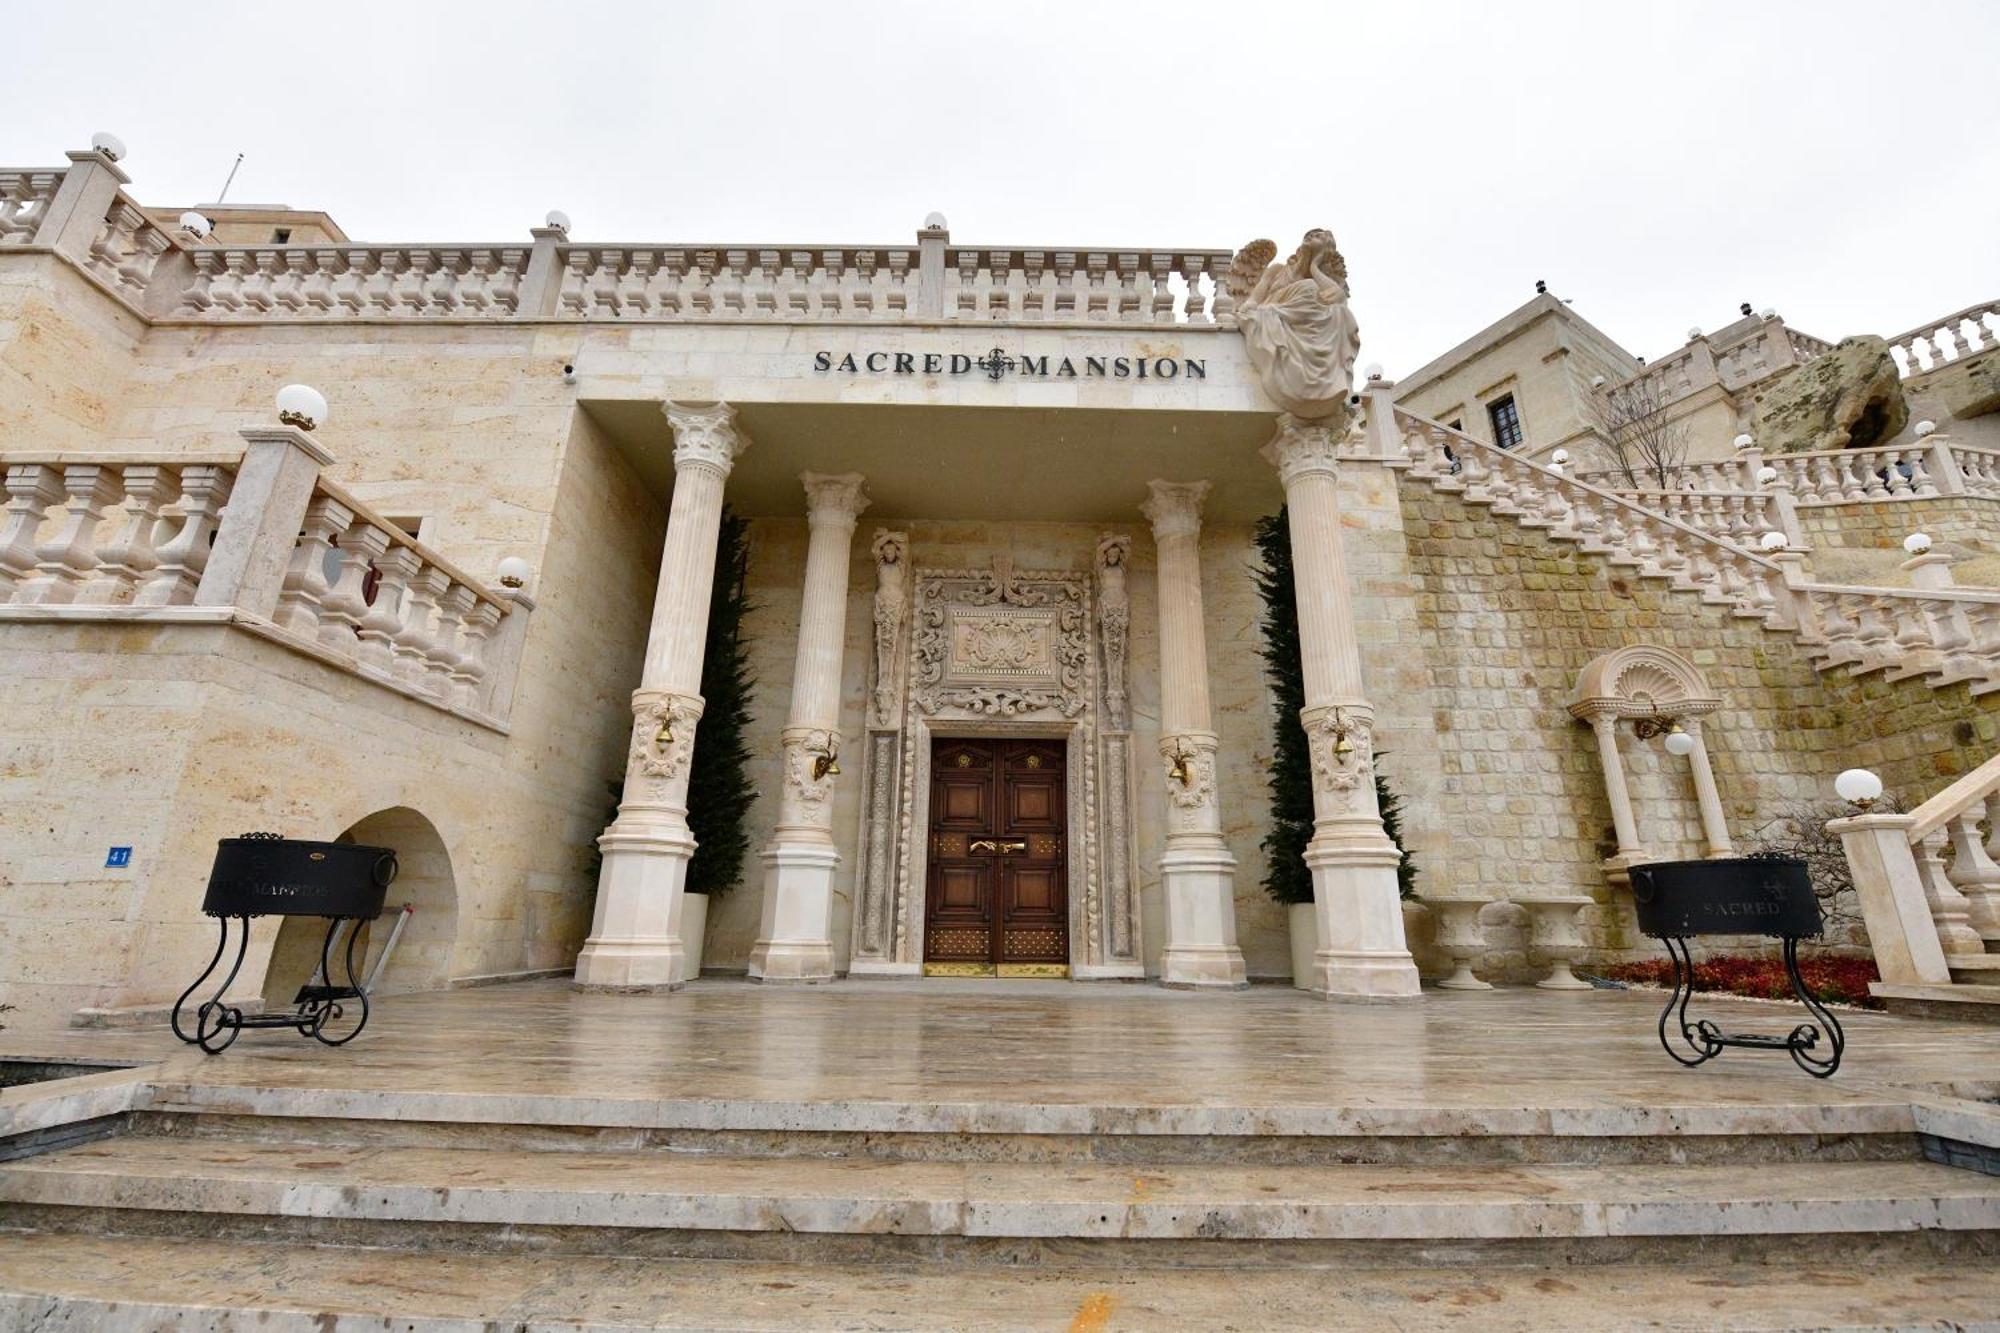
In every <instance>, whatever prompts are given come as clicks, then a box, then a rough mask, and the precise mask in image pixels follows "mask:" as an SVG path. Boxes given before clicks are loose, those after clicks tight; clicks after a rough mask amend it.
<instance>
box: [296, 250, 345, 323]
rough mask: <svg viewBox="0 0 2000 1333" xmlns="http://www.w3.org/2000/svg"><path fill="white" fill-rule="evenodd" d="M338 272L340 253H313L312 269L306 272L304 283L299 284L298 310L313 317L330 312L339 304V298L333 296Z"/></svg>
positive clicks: (326, 251) (335, 251)
mask: <svg viewBox="0 0 2000 1333" xmlns="http://www.w3.org/2000/svg"><path fill="white" fill-rule="evenodd" d="M340 270H341V258H340V251H338V250H315V251H313V252H312V268H311V270H310V271H308V272H307V274H306V278H305V281H304V282H302V283H300V284H299V308H300V309H301V310H304V311H305V312H307V313H308V314H314V315H324V314H327V313H329V312H331V311H332V310H333V309H334V308H335V307H336V306H337V305H338V304H339V298H338V297H336V296H335V295H334V284H335V281H336V280H337V279H338V277H339V275H340Z"/></svg>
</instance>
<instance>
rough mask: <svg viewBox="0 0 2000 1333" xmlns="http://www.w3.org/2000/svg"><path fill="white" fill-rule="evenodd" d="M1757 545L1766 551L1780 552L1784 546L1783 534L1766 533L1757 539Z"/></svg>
mask: <svg viewBox="0 0 2000 1333" xmlns="http://www.w3.org/2000/svg"><path fill="white" fill-rule="evenodd" d="M1757 545H1758V546H1760V547H1762V548H1763V549H1764V550H1766V551H1782V550H1784V549H1785V545H1786V542H1785V534H1784V533H1782V532H1776V531H1773V532H1767V533H1765V534H1764V535H1763V536H1761V537H1759V538H1758V539H1757Z"/></svg>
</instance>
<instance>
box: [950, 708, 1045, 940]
mask: <svg viewBox="0 0 2000 1333" xmlns="http://www.w3.org/2000/svg"><path fill="white" fill-rule="evenodd" d="M1065 755H1066V750H1065V747H1064V745H1063V742H1061V741H1060V740H1019V741H1006V740H936V741H933V742H932V744H931V802H930V807H931V808H930V830H929V839H930V843H929V847H930V855H929V870H928V872H927V874H926V882H925V885H924V893H925V897H924V970H925V972H927V973H929V974H931V975H960V976H968V975H969V976H990V975H996V974H997V975H1001V976H1007V975H1014V976H1066V975H1068V968H1069V879H1068V851H1069V830H1068V826H1067V812H1068V793H1067V791H1066V790H1065V787H1066V774H1065V773H1064V771H1063V769H1064V759H1065Z"/></svg>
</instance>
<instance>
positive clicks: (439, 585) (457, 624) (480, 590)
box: [272, 477, 510, 711]
mask: <svg viewBox="0 0 2000 1333" xmlns="http://www.w3.org/2000/svg"><path fill="white" fill-rule="evenodd" d="M509 609H510V599H508V598H505V597H503V596H501V595H500V594H497V593H494V592H492V591H490V590H489V589H488V588H487V587H486V586H485V585H484V584H483V583H482V582H480V581H479V580H477V579H474V578H472V577H471V576H469V575H467V574H466V573H465V572H464V571H462V570H460V569H459V568H457V567H456V566H455V565H453V564H452V563H451V562H450V561H448V560H446V559H445V558H444V557H443V556H441V555H439V554H437V553H436V552H435V551H432V550H430V549H429V548H427V547H425V546H423V545H422V544H421V543H419V542H418V541H417V540H416V539H415V538H414V537H411V536H410V535H409V534H408V533H406V532H404V531H403V530H402V529H400V528H398V527H397V526H396V525H395V524H393V523H391V522H390V521H389V520H388V519H386V518H383V517H382V516H381V515H379V514H377V513H376V512H375V510H374V509H372V508H370V507H369V506H368V505H367V504H365V503H363V502H362V501H361V500H359V499H356V498H355V497H354V496H353V495H351V494H349V493H348V492H347V491H345V490H343V489H342V488H341V487H339V486H337V485H335V484H334V483H333V482H332V481H330V480H328V479H327V478H325V477H321V478H319V479H318V481H317V483H316V484H315V486H314V488H313V495H312V501H311V503H309V504H308V505H307V506H306V513H305V523H304V525H303V527H302V528H301V529H300V532H299V535H298V538H297V542H296V544H295V545H294V546H293V548H292V556H291V560H290V561H289V563H288V564H287V565H286V568H285V576H284V583H283V586H282V588H281V589H280V591H279V593H278V604H277V610H276V612H275V614H274V615H273V616H272V620H273V621H274V622H275V623H276V624H277V625H278V627H279V628H281V629H284V630H287V631H289V632H290V633H292V634H294V635H296V636H298V637H299V638H301V639H305V640H308V641H310V642H314V643H317V644H318V645H320V646H321V647H322V648H324V649H326V650H327V651H329V652H331V653H332V654H334V655H335V656H337V657H339V658H342V659H343V660H345V661H347V662H349V663H351V664H352V666H353V668H354V670H355V671H357V672H358V673H360V674H361V675H364V676H371V677H374V678H375V679H377V680H381V681H388V682H393V683H395V684H398V685H402V686H405V687H407V688H408V689H410V690H411V691H413V692H415V693H417V694H419V695H422V696H424V697H426V698H429V699H433V700H435V701H437V702H438V703H441V704H445V705H448V706H450V707H453V708H456V709H465V710H470V711H483V709H482V705H483V704H484V703H485V701H486V699H487V697H488V694H489V691H488V689H487V688H486V685H487V681H488V677H489V675H490V663H489V661H488V648H489V646H490V644H491V642H492V639H493V633H494V631H495V630H496V629H497V628H498V627H499V625H500V622H501V620H502V619H503V618H504V617H505V616H506V615H507V614H508V611H509Z"/></svg>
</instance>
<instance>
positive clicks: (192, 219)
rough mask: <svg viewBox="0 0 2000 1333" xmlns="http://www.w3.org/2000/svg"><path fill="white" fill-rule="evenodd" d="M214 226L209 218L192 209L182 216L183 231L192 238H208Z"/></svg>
mask: <svg viewBox="0 0 2000 1333" xmlns="http://www.w3.org/2000/svg"><path fill="white" fill-rule="evenodd" d="M213 225H214V224H212V223H210V222H209V220H208V219H207V218H205V217H203V216H202V215H201V214H199V213H197V212H195V211H194V210H193V209H191V208H190V209H189V210H188V211H187V212H185V213H183V214H181V230H182V231H184V232H187V233H188V234H189V235H190V236H206V235H208V233H209V229H210V228H211V227H212V226H213Z"/></svg>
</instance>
